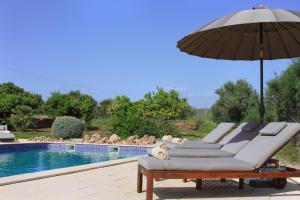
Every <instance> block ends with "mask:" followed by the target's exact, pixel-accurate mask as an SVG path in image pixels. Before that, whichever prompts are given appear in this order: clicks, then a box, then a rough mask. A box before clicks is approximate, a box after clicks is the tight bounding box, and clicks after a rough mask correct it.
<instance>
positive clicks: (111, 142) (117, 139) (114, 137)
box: [108, 134, 121, 144]
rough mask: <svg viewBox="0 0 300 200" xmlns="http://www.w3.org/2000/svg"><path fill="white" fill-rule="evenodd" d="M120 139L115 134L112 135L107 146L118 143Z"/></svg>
mask: <svg viewBox="0 0 300 200" xmlns="http://www.w3.org/2000/svg"><path fill="white" fill-rule="evenodd" d="M120 142H121V138H120V137H119V136H118V135H117V134H113V135H111V136H110V138H109V140H108V143H109V144H115V143H120Z"/></svg>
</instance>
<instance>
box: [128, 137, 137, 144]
mask: <svg viewBox="0 0 300 200" xmlns="http://www.w3.org/2000/svg"><path fill="white" fill-rule="evenodd" d="M126 143H127V144H135V137H134V136H130V137H129V138H127V140H126Z"/></svg>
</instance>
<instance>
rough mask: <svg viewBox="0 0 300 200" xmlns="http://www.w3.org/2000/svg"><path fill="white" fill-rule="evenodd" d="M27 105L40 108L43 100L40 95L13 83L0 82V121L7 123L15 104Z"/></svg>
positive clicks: (35, 108)
mask: <svg viewBox="0 0 300 200" xmlns="http://www.w3.org/2000/svg"><path fill="white" fill-rule="evenodd" d="M21 105H24V106H29V107H31V108H32V109H33V111H35V110H40V109H41V107H42V105H43V100H42V97H41V96H40V95H36V94H32V93H30V92H27V91H25V90H24V89H23V88H20V87H18V86H16V85H15V84H14V83H3V84H0V123H9V120H8V119H9V117H10V115H11V114H12V112H13V110H14V109H16V107H17V106H21Z"/></svg>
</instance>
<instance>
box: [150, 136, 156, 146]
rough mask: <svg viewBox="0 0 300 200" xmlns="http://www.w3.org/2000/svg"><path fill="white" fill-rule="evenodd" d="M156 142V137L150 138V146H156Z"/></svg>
mask: <svg viewBox="0 0 300 200" xmlns="http://www.w3.org/2000/svg"><path fill="white" fill-rule="evenodd" d="M155 141H156V138H155V137H154V136H150V137H149V144H154V143H155Z"/></svg>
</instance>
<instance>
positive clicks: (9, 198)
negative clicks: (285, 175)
mask: <svg viewBox="0 0 300 200" xmlns="http://www.w3.org/2000/svg"><path fill="white" fill-rule="evenodd" d="M136 169H137V162H130V163H126V164H120V165H116V166H110V167H105V168H99V169H94V170H89V171H84V172H78V173H74V174H67V175H61V176H56V177H51V178H44V179H40V180H34V181H29V182H23V183H16V184H12V185H6V186H0V200H20V199H21V200H27V199H28V200H49V199H53V200H77V199H78V200H79V199H82V200H96V199H97V200H131V199H132V200H143V199H145V192H143V193H140V194H138V193H136ZM144 185H145V184H144ZM154 186H155V189H154V199H168V200H169V199H185V200H193V199H209V200H214V199H235V200H238V199H242V200H244V199H259V200H260V199H262V200H264V199H266V200H267V199H271V200H277V199H278V200H281V199H294V200H299V199H300V179H299V178H294V179H292V180H289V182H288V184H287V187H286V188H285V189H283V190H276V189H273V188H252V187H249V186H247V185H246V186H245V188H244V189H242V190H240V189H238V188H237V182H235V181H234V180H228V181H227V182H226V183H220V182H219V181H214V180H210V181H205V182H204V185H203V189H202V190H200V191H197V190H195V183H194V182H192V181H189V182H187V183H183V182H182V181H181V180H162V181H158V182H154ZM144 189H145V188H144Z"/></svg>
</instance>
